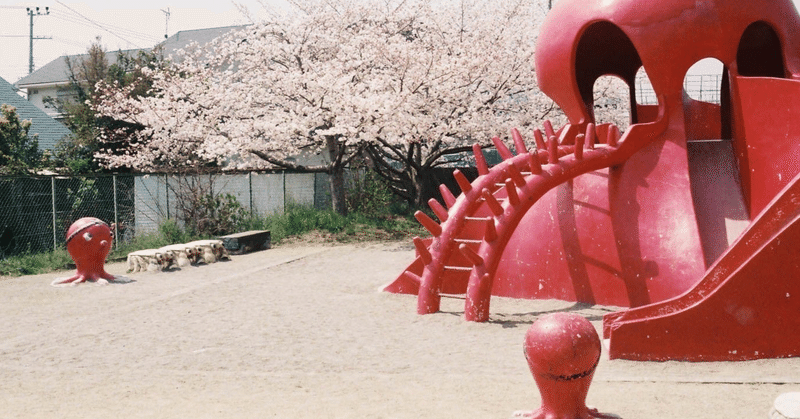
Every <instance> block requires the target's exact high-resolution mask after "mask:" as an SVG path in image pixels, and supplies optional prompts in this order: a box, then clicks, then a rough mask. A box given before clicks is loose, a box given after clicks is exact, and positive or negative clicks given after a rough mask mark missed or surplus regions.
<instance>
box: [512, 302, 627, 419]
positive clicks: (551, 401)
mask: <svg viewBox="0 0 800 419" xmlns="http://www.w3.org/2000/svg"><path fill="white" fill-rule="evenodd" d="M525 359H527V361H528V367H529V368H530V370H531V374H533V378H534V380H536V385H537V386H538V387H539V393H540V394H541V397H542V406H541V407H539V409H537V410H535V411H532V412H530V411H517V412H514V416H513V417H514V418H530V419H594V418H616V417H617V416H613V415H605V414H602V413H598V411H597V410H595V409H592V408H589V407H587V406H586V394H587V393H588V392H589V385H590V384H591V383H592V377H593V376H594V370H595V368H597V364H598V363H599V362H600V338H599V336H598V335H597V331H596V330H595V329H594V326H592V324H591V323H589V321H588V320H586V318H584V317H583V316H580V315H578V314H574V313H552V314H548V315H545V316H542V317H541V318H539V319H538V320H537V321H536V322H534V323H533V324H532V325H531V327H530V328H529V329H528V332H527V333H525Z"/></svg>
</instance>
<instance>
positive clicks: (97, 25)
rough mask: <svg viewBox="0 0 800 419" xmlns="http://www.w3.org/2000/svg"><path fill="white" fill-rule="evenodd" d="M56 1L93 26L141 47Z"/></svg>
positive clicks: (57, 0) (137, 46)
mask: <svg viewBox="0 0 800 419" xmlns="http://www.w3.org/2000/svg"><path fill="white" fill-rule="evenodd" d="M56 3H58V4H60V5H62V6H64V7H65V8H67V9H69V10H70V11H71V12H72V13H75V14H76V15H78V16H80V17H82V18H84V19H86V20H87V21H88V22H90V23H91V24H93V25H94V26H96V27H98V28H100V29H102V30H104V31H106V32H108V33H110V34H111V35H114V36H116V37H117V38H119V39H121V40H123V41H125V42H127V43H129V44H131V45H133V46H135V47H136V48H141V46H139V45H137V44H136V43H133V42H131V41H129V40H127V39H125V38H123V37H122V36H120V35H118V34H116V33H114V32H112V31H110V30H108V29H107V28H105V27H104V26H103V25H101V24H99V23H97V22H95V21H93V20H92V19H89V18H88V17H86V16H84V15H82V14H80V13H78V12H77V11H75V10H74V9H73V8H71V7H69V6H67V5H66V4H64V3H62V2H61V1H59V0H56Z"/></svg>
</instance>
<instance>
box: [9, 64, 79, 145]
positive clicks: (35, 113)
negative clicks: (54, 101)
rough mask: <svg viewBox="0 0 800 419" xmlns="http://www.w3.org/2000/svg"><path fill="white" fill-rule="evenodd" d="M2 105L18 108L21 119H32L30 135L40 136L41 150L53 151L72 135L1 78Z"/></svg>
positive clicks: (62, 125)
mask: <svg viewBox="0 0 800 419" xmlns="http://www.w3.org/2000/svg"><path fill="white" fill-rule="evenodd" d="M0 104H8V105H11V106H13V107H15V108H17V115H19V119H21V120H23V119H30V120H31V129H30V131H29V132H28V134H29V135H34V134H38V135H39V150H52V149H53V147H54V146H55V145H56V143H58V141H59V140H61V139H62V138H64V137H65V136H67V135H69V134H70V130H69V129H68V128H67V127H66V126H65V125H64V124H62V123H61V122H58V121H56V120H55V119H53V118H51V117H50V116H49V115H47V114H46V113H44V111H42V110H41V109H39V108H37V107H36V106H34V105H33V104H32V103H30V102H28V101H27V100H26V99H25V98H23V97H22V96H20V95H18V94H17V92H16V90H15V89H14V86H12V85H11V83H9V82H7V81H5V80H3V79H2V78H0Z"/></svg>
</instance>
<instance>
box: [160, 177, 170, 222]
mask: <svg viewBox="0 0 800 419" xmlns="http://www.w3.org/2000/svg"><path fill="white" fill-rule="evenodd" d="M164 199H165V202H166V203H167V204H166V205H167V220H169V175H168V174H164ZM161 222H162V223H163V222H164V220H161Z"/></svg>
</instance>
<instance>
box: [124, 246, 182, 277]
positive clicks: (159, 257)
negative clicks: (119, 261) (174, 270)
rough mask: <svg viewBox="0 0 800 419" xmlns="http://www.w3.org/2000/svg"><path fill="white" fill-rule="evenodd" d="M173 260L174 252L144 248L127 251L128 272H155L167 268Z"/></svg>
mask: <svg viewBox="0 0 800 419" xmlns="http://www.w3.org/2000/svg"><path fill="white" fill-rule="evenodd" d="M174 262H175V254H174V252H172V251H170V250H167V251H164V252H162V251H160V250H159V249H144V250H137V251H135V252H131V253H128V272H143V271H149V272H156V271H163V270H165V269H168V268H169V267H170V266H172V264H173V263H174Z"/></svg>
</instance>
